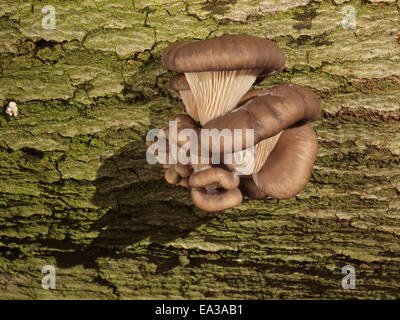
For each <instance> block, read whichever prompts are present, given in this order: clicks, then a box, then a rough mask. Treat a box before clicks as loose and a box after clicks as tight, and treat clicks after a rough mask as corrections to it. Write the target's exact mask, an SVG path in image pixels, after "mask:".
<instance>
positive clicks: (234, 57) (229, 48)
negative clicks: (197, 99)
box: [162, 35, 285, 75]
mask: <svg viewBox="0 0 400 320" xmlns="http://www.w3.org/2000/svg"><path fill="white" fill-rule="evenodd" d="M162 64H163V65H164V67H165V68H167V69H169V70H172V71H176V72H185V73H187V72H204V71H224V70H225V71H228V70H254V69H257V70H259V74H263V75H272V74H275V73H278V72H280V71H281V70H282V69H283V68H284V66H285V56H284V54H283V52H282V50H281V49H280V48H279V47H278V46H277V45H276V44H275V43H274V42H272V41H270V40H267V39H263V38H259V37H254V36H250V35H224V36H221V37H216V38H211V39H206V40H202V41H196V42H177V43H174V44H172V45H171V46H169V47H168V48H167V49H166V50H165V51H164V54H163V56H162Z"/></svg>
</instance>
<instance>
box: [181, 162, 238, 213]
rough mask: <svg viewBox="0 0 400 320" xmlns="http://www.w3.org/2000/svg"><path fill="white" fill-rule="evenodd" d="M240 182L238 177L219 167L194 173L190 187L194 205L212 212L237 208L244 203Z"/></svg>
mask: <svg viewBox="0 0 400 320" xmlns="http://www.w3.org/2000/svg"><path fill="white" fill-rule="evenodd" d="M239 181H240V179H239V176H238V175H236V174H234V173H233V172H230V171H227V170H225V169H223V168H219V167H212V168H210V169H208V170H200V171H198V172H195V173H193V174H192V175H191V176H190V178H189V186H190V187H191V188H192V189H191V193H192V199H193V203H194V205H195V206H196V207H198V208H199V209H202V210H205V211H210V212H214V211H221V210H225V209H229V208H232V207H234V206H237V205H238V204H240V203H241V202H242V194H241V192H240V190H239V188H238V186H239ZM210 186H213V187H212V188H210Z"/></svg>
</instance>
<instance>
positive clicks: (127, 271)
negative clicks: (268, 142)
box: [0, 0, 400, 299]
mask: <svg viewBox="0 0 400 320" xmlns="http://www.w3.org/2000/svg"><path fill="white" fill-rule="evenodd" d="M45 4H51V5H53V6H54V7H55V8H56V18H57V25H56V27H57V29H56V30H44V29H42V27H41V20H42V18H43V17H44V14H42V13H41V9H42V7H43V6H44V5H45ZM346 5H351V6H353V7H354V8H355V11H356V21H357V27H356V29H354V30H351V29H350V30H346V29H344V28H343V27H342V24H341V22H342V19H343V17H344V15H343V13H341V10H342V8H343V7H344V6H346ZM399 5H400V4H399V2H396V1H393V0H386V1H384V0H381V1H379V0H370V1H346V0H333V1H309V0H286V1H275V0H274V1H270V0H266V1H262V0H220V1H217V0H215V1H214V0H212V1H204V0H198V1H196V0H194V1H192V0H187V1H178V0H177V1H167V0H164V1H162V0H150V1H145V0H132V1H131V0H129V1H128V0H87V1H61V0H58V1H57V0H49V1H48V2H46V3H44V2H43V1H32V3H31V4H30V3H28V2H27V1H16V0H0V63H1V65H0V105H1V106H3V105H6V103H7V102H9V101H11V100H14V101H16V102H17V103H18V107H19V110H20V113H19V116H18V117H17V118H10V117H9V116H7V115H6V113H5V112H2V113H1V115H0V298H3V299H8V298H17V299H20V298H35V299H58V298H63V299H64V298H68V299H69V298H83V299H86V298H95V299H96V298H106V299H117V298H121V299H126V298H134V299H148V298H155V299H158V298H166V299H173V298H174V299H175V298H176V299H186V298H200V299H203V298H205V299H214V298H218V299H236V298H243V299H268V298H295V299H296V298H306V299H308V298H326V299H329V298H400V245H399V240H400V210H399V209H400V199H399V194H400V166H399V162H400V127H399V121H400V109H399V99H400V89H399V82H400V67H399V62H400V55H399V53H400V44H399V42H400V38H399V31H398V27H399V25H400V21H399V20H400V19H399ZM224 33H248V34H252V35H256V36H261V37H267V38H269V39H273V40H274V41H276V42H277V43H278V44H279V46H281V47H282V48H283V50H284V51H285V53H286V57H287V67H286V68H285V70H284V72H283V73H282V74H281V75H279V76H276V77H273V78H271V79H267V80H265V81H263V82H260V83H258V84H257V85H256V87H259V88H267V87H270V86H272V85H275V84H278V83H296V84H299V85H303V86H308V87H311V88H312V89H313V90H314V91H315V92H316V93H317V94H318V95H319V97H320V99H321V101H322V106H323V109H324V114H323V117H322V119H321V120H319V121H317V122H315V123H314V124H313V127H314V128H315V130H316V132H317V134H318V137H319V143H320V149H319V155H318V159H317V163H316V166H315V168H314V171H313V175H312V179H311V182H310V183H309V184H308V185H307V187H306V189H305V190H304V191H303V192H302V193H301V194H299V195H298V197H296V198H295V199H292V200H288V201H271V200H266V201H249V200H245V201H244V202H243V204H242V205H241V206H240V207H237V208H234V209H231V210H228V211H226V212H223V213H218V214H207V213H204V212H201V211H199V210H197V209H196V208H194V207H193V206H192V205H191V201H190V196H189V193H188V192H187V191H186V190H184V189H183V188H180V187H173V186H170V185H167V184H166V183H165V182H164V180H163V174H162V168H161V167H159V166H150V165H149V164H147V162H146V160H145V146H144V143H143V141H144V137H145V135H146V132H147V131H148V130H149V129H150V128H153V127H162V126H164V125H165V124H166V121H167V120H168V119H170V118H171V117H172V116H173V115H174V114H176V113H179V112H182V110H183V105H182V103H181V102H180V101H179V100H178V99H176V98H174V97H172V96H171V95H170V93H169V92H168V90H167V88H166V84H167V82H168V80H169V79H170V78H171V77H172V76H173V74H172V73H170V72H167V71H166V70H164V69H163V68H162V67H161V65H160V54H161V52H162V50H163V49H164V48H165V47H166V46H167V45H168V44H169V43H170V42H175V41H177V40H185V39H189V40H193V39H204V38H207V37H211V36H217V35H221V34H224ZM48 264H49V265H54V266H55V267H56V270H57V282H56V285H57V289H56V290H44V289H42V287H41V279H42V277H43V276H44V275H43V274H41V269H42V267H43V266H44V265H48ZM347 264H350V265H353V266H354V267H355V268H356V272H357V273H356V275H357V289H356V290H343V289H342V286H341V280H342V278H343V276H344V275H343V274H342V273H341V269H342V267H343V266H345V265H347Z"/></svg>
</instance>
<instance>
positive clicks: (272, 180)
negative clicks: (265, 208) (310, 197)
mask: <svg viewBox="0 0 400 320" xmlns="http://www.w3.org/2000/svg"><path fill="white" fill-rule="evenodd" d="M317 152H318V138H317V136H316V134H315V132H314V130H313V129H312V128H311V126H310V125H309V124H307V123H298V124H296V125H294V126H292V127H290V128H288V129H286V130H284V131H283V133H282V135H281V137H280V138H279V140H278V143H277V144H276V146H275V148H274V150H272V152H271V154H270V155H269V157H268V158H267V160H266V162H265V164H264V166H263V167H262V168H261V170H260V171H259V172H258V173H257V174H255V175H253V180H254V182H255V184H256V185H257V187H258V188H259V189H261V190H262V191H263V192H265V193H266V194H267V195H268V196H271V197H272V198H275V199H290V198H292V197H294V196H295V195H297V194H298V193H299V192H300V191H301V190H302V189H303V188H304V187H305V186H306V184H307V182H308V180H309V179H310V176H311V172H312V168H313V165H314V162H315V159H316V157H317Z"/></svg>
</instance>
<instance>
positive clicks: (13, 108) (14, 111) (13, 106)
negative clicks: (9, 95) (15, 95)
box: [6, 101, 18, 117]
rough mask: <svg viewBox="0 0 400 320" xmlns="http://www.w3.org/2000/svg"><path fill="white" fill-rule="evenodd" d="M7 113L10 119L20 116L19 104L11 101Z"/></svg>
mask: <svg viewBox="0 0 400 320" xmlns="http://www.w3.org/2000/svg"><path fill="white" fill-rule="evenodd" d="M6 113H7V114H8V115H9V116H10V117H17V116H18V107H17V103H16V102H15V101H10V103H9V104H8V106H7V108H6Z"/></svg>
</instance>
